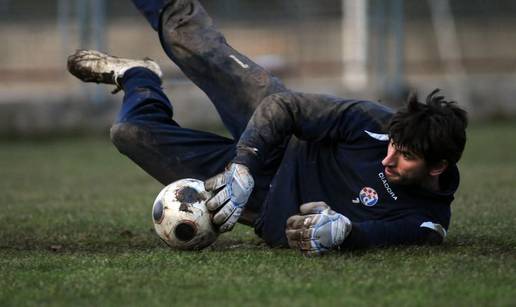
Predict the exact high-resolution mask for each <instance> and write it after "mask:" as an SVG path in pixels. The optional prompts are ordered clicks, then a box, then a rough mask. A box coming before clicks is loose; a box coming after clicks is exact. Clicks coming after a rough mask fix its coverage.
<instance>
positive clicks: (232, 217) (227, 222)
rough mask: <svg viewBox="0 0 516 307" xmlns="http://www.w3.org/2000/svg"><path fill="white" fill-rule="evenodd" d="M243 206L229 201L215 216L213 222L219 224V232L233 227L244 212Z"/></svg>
mask: <svg viewBox="0 0 516 307" xmlns="http://www.w3.org/2000/svg"><path fill="white" fill-rule="evenodd" d="M242 210H243V209H242V208H241V207H237V206H236V205H235V204H234V203H233V202H231V201H229V202H228V203H227V204H226V205H225V206H224V207H222V209H220V211H219V212H217V213H216V214H215V215H214V216H213V223H214V224H215V225H220V226H219V232H226V231H230V230H231V229H233V227H234V226H235V224H236V223H237V222H238V219H239V218H240V215H241V214H242Z"/></svg>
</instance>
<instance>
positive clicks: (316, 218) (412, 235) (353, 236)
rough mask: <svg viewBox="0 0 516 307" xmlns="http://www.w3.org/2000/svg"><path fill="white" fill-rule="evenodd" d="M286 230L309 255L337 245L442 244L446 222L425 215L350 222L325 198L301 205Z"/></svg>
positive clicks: (292, 242) (293, 245)
mask: <svg viewBox="0 0 516 307" xmlns="http://www.w3.org/2000/svg"><path fill="white" fill-rule="evenodd" d="M285 233H286V236H287V239H288V243H289V246H290V247H291V248H294V249H299V250H300V251H301V252H303V253H304V254H306V255H310V256H311V255H321V254H324V253H327V252H329V251H331V250H335V249H356V248H369V247H381V246H391V245H403V244H404V245H408V244H439V243H442V242H443V240H444V238H445V237H446V230H445V229H444V227H443V226H441V225H440V224H437V223H434V222H432V221H431V220H430V219H428V218H425V217H424V216H420V215H413V216H407V217H403V218H399V219H396V220H388V221H387V220H382V221H376V220H375V221H365V222H358V223H351V221H350V220H349V219H348V218H347V217H345V216H344V215H342V214H340V213H337V212H335V211H333V210H331V208H330V207H329V206H328V205H326V204H325V203H324V202H316V203H307V204H304V205H302V206H301V208H300V214H299V215H294V216H291V217H290V218H289V219H288V221H287V225H286V230H285Z"/></svg>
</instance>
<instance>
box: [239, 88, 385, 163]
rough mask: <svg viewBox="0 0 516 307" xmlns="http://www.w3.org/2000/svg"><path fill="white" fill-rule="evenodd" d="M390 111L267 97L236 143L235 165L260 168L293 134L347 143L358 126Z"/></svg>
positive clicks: (291, 95) (295, 96)
mask: <svg viewBox="0 0 516 307" xmlns="http://www.w3.org/2000/svg"><path fill="white" fill-rule="evenodd" d="M389 114H390V113H389V112H388V109H387V108H385V107H383V106H380V105H379V104H376V103H373V102H369V101H359V100H344V99H341V98H337V97H333V96H327V95H317V94H303V93H295V92H283V93H278V94H273V95H271V96H268V97H266V98H265V99H264V100H263V101H262V103H261V104H260V105H259V106H258V108H257V109H256V110H255V112H254V114H253V116H252V117H251V119H250V121H249V123H248V125H247V127H246V130H245V131H244V133H243V134H242V136H241V137H240V140H239V142H238V144H237V155H236V157H235V159H234V160H233V162H235V163H240V164H244V165H247V166H248V167H249V168H250V169H251V170H252V171H253V170H256V169H257V168H259V167H260V166H261V165H262V164H263V161H264V160H265V159H266V158H267V154H268V153H269V152H270V151H271V149H273V148H275V147H276V146H279V145H280V144H282V143H283V142H284V141H285V139H286V138H290V137H291V136H292V135H294V136H296V137H297V138H298V139H301V140H304V141H311V142H318V141H339V142H341V141H344V142H345V141H346V140H347V139H349V138H350V137H351V136H352V134H353V132H354V131H356V129H357V127H358V126H361V125H367V124H368V123H370V122H372V121H378V122H381V121H382V120H386V119H387V118H388V117H389Z"/></svg>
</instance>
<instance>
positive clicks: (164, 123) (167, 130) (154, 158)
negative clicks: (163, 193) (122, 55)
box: [111, 68, 235, 184]
mask: <svg viewBox="0 0 516 307" xmlns="http://www.w3.org/2000/svg"><path fill="white" fill-rule="evenodd" d="M121 84H122V87H123V88H124V91H125V96H124V102H123V104H122V108H121V111H120V113H119V115H118V118H117V122H116V123H115V125H114V126H113V127H112V129H111V137H112V141H113V143H114V144H115V146H116V147H117V148H118V150H119V151H120V152H121V153H123V154H125V155H127V156H128V157H129V158H130V159H131V160H133V161H134V162H135V163H136V164H138V165H139V166H140V167H141V168H142V169H144V170H145V171H146V172H147V173H149V174H150V175H151V176H152V177H154V178H156V179H157V180H158V181H160V182H161V183H163V184H169V183H171V182H173V181H175V180H178V179H181V178H188V177H190V178H191V177H193V178H197V179H201V180H205V179H207V178H209V177H211V176H214V175H215V174H218V173H220V172H222V171H223V170H224V167H225V166H226V165H227V164H228V163H229V161H231V159H232V157H233V156H234V151H235V144H234V141H233V140H230V139H228V138H224V137H221V136H218V135H215V134H211V133H207V132H202V131H196V130H192V129H186V128H182V127H180V126H179V125H178V124H177V123H176V122H175V121H174V120H173V119H172V115H173V109H172V105H171V104H170V101H169V100H168V98H167V97H166V96H165V94H164V93H163V92H162V90H161V86H160V85H161V81H160V79H159V77H158V76H156V75H155V74H154V73H152V72H151V71H150V70H148V69H145V68H134V69H131V70H129V71H127V72H126V73H125V74H124V77H123V79H122V80H121Z"/></svg>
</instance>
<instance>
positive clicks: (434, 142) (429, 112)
mask: <svg viewBox="0 0 516 307" xmlns="http://www.w3.org/2000/svg"><path fill="white" fill-rule="evenodd" d="M438 92H439V89H435V90H434V91H432V92H431V93H430V95H428V96H427V98H426V103H422V102H419V101H418V98H417V95H415V94H411V95H410V96H409V98H408V100H407V105H406V106H405V107H404V108H403V109H401V110H400V111H398V112H397V113H396V114H394V116H393V118H392V119H391V121H390V123H389V125H388V133H389V137H390V138H391V140H392V142H393V143H394V144H395V146H397V147H400V148H403V149H405V150H408V151H410V152H412V153H414V154H416V155H418V156H421V157H422V158H423V159H425V161H426V163H428V164H429V165H435V164H436V163H438V162H440V161H442V160H446V161H448V163H450V164H455V163H457V162H458V161H459V159H460V157H461V155H462V152H463V151H464V146H465V145H466V127H467V125H468V118H467V114H466V111H464V110H463V109H461V108H459V107H458V106H456V104H455V102H453V101H446V100H444V97H443V96H436V94H437V93H438Z"/></svg>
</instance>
